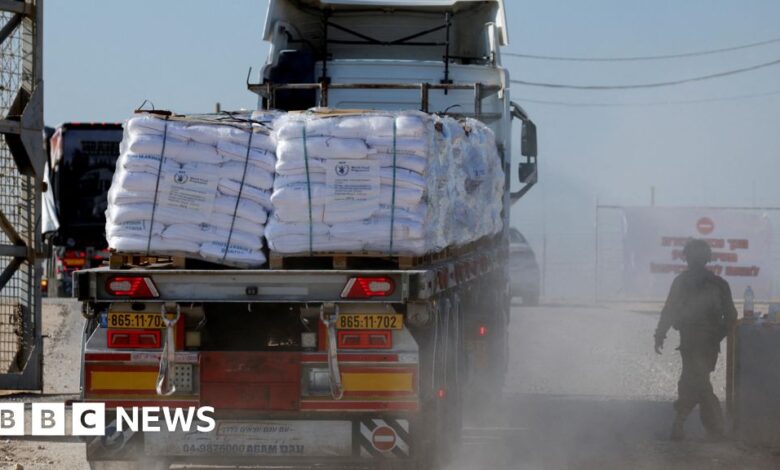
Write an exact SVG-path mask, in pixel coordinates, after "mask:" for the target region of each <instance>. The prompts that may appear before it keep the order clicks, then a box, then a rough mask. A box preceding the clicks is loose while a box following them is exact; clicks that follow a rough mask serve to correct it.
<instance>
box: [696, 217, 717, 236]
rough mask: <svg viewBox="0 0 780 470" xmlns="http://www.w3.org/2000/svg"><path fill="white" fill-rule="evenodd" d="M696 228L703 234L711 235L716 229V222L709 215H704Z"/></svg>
mask: <svg viewBox="0 0 780 470" xmlns="http://www.w3.org/2000/svg"><path fill="white" fill-rule="evenodd" d="M696 230H698V231H699V233H700V234H702V235H709V234H711V233H712V231H713V230H715V222H713V221H712V219H710V218H709V217H702V218H701V219H699V221H698V222H696Z"/></svg>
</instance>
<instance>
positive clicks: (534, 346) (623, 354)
mask: <svg viewBox="0 0 780 470" xmlns="http://www.w3.org/2000/svg"><path fill="white" fill-rule="evenodd" d="M632 310H633V309H631V308H626V307H616V306H612V307H582V306H580V307H578V306H541V307H536V308H524V307H521V306H514V308H513V319H512V326H511V331H512V335H511V338H512V345H511V366H510V370H509V375H508V377H507V385H506V389H505V393H504V399H503V400H502V401H501V402H500V403H498V404H496V405H497V406H493V407H486V408H484V409H480V410H470V411H471V413H470V416H469V420H468V423H467V427H466V429H465V430H464V441H463V445H462V446H461V447H460V449H461V451H460V452H459V455H457V456H456V458H455V459H454V460H453V463H452V464H451V465H450V466H449V468H448V470H483V469H484V470H503V469H506V470H509V469H512V470H514V469H523V470H524V469H528V470H558V469H583V470H590V469H624V468H631V469H632V470H645V469H647V470H655V469H668V468H673V469H686V470H688V469H690V470H699V469H702V470H704V469H756V470H758V469H775V468H780V457H777V456H773V455H772V454H770V453H768V452H761V451H756V450H750V449H743V448H741V447H740V446H738V445H737V444H736V443H733V442H725V443H708V442H706V441H705V440H704V439H703V432H702V430H701V427H700V426H699V425H698V422H697V420H698V419H697V418H698V415H697V414H695V415H694V416H692V417H691V419H690V420H689V422H688V426H687V431H688V434H689V436H690V440H688V441H686V442H682V443H672V442H669V441H668V440H667V439H666V437H667V433H668V428H669V424H670V422H671V419H672V416H673V414H672V413H673V412H672V408H671V401H672V400H673V397H674V394H675V391H676V382H677V375H678V373H679V369H680V360H679V355H678V354H677V353H676V352H675V351H674V348H675V347H676V342H677V338H676V337H675V336H674V335H672V336H670V338H669V339H668V341H667V345H666V350H665V351H664V354H663V355H662V356H657V355H655V353H654V352H653V350H652V331H653V328H654V326H655V322H656V320H657V316H655V315H652V314H649V313H640V312H637V311H632ZM652 310H653V309H652V308H651V309H650V311H652ZM44 317H45V319H44V328H45V332H46V334H48V335H49V337H48V338H47V340H46V348H47V351H46V367H45V375H46V387H45V393H46V394H47V395H46V396H39V395H34V394H33V395H21V396H13V397H5V398H4V399H6V400H9V399H13V400H21V401H25V402H30V401H35V400H49V401H62V400H64V399H67V398H70V397H72V394H73V393H76V392H77V390H78V356H79V338H80V334H81V333H80V327H81V317H80V315H79V313H78V306H77V304H75V303H73V302H70V301H49V302H47V304H46V307H45V310H44ZM714 384H715V389H716V393H718V395H719V396H720V397H721V399H722V398H723V395H724V393H723V391H724V387H725V383H724V380H723V363H722V361H721V363H719V368H718V370H717V371H716V373H715V374H714ZM83 456H84V447H83V444H80V443H77V442H69V441H56V442H55V441H40V440H34V439H33V438H29V437H28V438H25V439H19V440H16V439H14V440H0V469H6V468H8V469H16V468H17V464H18V465H21V466H23V468H24V469H60V468H62V469H68V470H82V469H87V468H88V466H87V464H86V462H85V461H84V457H83Z"/></svg>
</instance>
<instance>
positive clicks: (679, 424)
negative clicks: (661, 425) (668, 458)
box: [669, 413, 685, 441]
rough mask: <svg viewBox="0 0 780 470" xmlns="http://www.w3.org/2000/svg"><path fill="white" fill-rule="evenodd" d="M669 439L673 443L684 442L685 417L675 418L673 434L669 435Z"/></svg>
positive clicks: (677, 416) (679, 415)
mask: <svg viewBox="0 0 780 470" xmlns="http://www.w3.org/2000/svg"><path fill="white" fill-rule="evenodd" d="M669 439H671V440H673V441H682V440H683V439H685V416H684V415H681V414H679V413H678V414H677V415H676V416H675V417H674V422H673V423H672V432H671V433H670V434H669Z"/></svg>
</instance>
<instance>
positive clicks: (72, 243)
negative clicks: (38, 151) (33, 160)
mask: <svg viewBox="0 0 780 470" xmlns="http://www.w3.org/2000/svg"><path fill="white" fill-rule="evenodd" d="M121 140H122V125H121V124H119V123H75V122H73V123H64V124H62V125H60V126H59V127H57V128H56V130H54V131H53V133H52V135H51V137H50V138H49V142H48V148H49V159H48V162H47V164H46V169H47V172H46V178H47V181H48V183H47V188H46V191H45V192H44V193H43V199H44V201H43V204H42V207H43V219H44V223H43V236H44V240H45V241H46V245H47V248H48V251H49V256H48V259H47V263H46V269H45V276H44V279H45V280H46V287H47V289H46V290H47V292H48V295H49V296H51V297H70V296H71V294H72V283H71V282H72V275H73V272H75V271H78V270H80V269H87V268H90V267H93V266H100V264H101V263H102V262H103V260H104V259H108V252H107V251H106V250H107V249H108V243H107V242H106V237H105V223H106V217H105V211H106V206H107V204H108V201H107V195H108V188H109V187H110V186H111V179H112V177H113V175H114V167H115V166H116V159H117V157H119V142H120V141H121Z"/></svg>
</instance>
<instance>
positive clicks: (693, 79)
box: [510, 59, 780, 90]
mask: <svg viewBox="0 0 780 470" xmlns="http://www.w3.org/2000/svg"><path fill="white" fill-rule="evenodd" d="M777 64H780V59H776V60H773V61H771V62H764V63H762V64H756V65H751V66H749V67H743V68H741V69H734V70H727V71H725V72H719V73H713V74H710V75H702V76H699V77H690V78H683V79H680V80H671V81H668V82H655V83H639V84H632V85H571V84H564V83H544V82H530V81H526V80H510V82H511V83H516V84H518V85H526V86H535V87H543V88H567V89H570V90H634V89H639V88H660V87H666V86H674V85H682V84H684V83H691V82H700V81H703V80H710V79H713V78H721V77H727V76H729V75H736V74H739V73H745V72H751V71H753V70H758V69H762V68H765V67H770V66H772V65H777Z"/></svg>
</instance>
